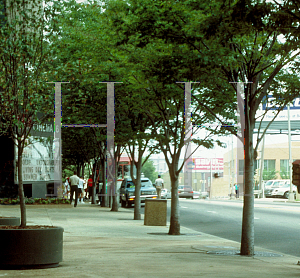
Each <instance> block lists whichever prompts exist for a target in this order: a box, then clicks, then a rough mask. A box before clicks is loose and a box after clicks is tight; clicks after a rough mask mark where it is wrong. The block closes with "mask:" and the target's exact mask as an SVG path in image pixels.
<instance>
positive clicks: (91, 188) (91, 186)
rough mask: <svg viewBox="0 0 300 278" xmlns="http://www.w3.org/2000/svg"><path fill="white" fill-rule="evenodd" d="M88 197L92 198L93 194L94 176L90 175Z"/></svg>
mask: <svg viewBox="0 0 300 278" xmlns="http://www.w3.org/2000/svg"><path fill="white" fill-rule="evenodd" d="M88 193H89V196H88V198H89V199H91V196H92V194H93V176H92V175H90V178H89V179H88Z"/></svg>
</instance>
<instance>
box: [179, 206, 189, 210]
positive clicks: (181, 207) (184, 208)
mask: <svg viewBox="0 0 300 278" xmlns="http://www.w3.org/2000/svg"><path fill="white" fill-rule="evenodd" d="M180 207H181V208H183V209H187V208H188V207H182V206H180Z"/></svg>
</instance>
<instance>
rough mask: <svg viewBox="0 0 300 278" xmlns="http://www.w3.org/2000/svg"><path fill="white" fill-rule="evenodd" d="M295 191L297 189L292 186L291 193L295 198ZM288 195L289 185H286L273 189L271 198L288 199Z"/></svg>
mask: <svg viewBox="0 0 300 278" xmlns="http://www.w3.org/2000/svg"><path fill="white" fill-rule="evenodd" d="M296 191H297V187H296V186H295V185H293V192H294V195H295V197H296ZM289 194H290V184H289V183H286V184H285V185H283V186H281V187H277V188H274V189H273V190H272V192H271V197H284V198H286V199H288V198H289Z"/></svg>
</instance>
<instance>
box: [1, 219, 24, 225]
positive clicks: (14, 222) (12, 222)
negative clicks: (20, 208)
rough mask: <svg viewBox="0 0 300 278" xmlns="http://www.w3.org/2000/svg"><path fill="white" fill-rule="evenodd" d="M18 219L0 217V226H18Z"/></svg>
mask: <svg viewBox="0 0 300 278" xmlns="http://www.w3.org/2000/svg"><path fill="white" fill-rule="evenodd" d="M20 223H21V222H20V217H3V218H1V217H0V226H19V225H20Z"/></svg>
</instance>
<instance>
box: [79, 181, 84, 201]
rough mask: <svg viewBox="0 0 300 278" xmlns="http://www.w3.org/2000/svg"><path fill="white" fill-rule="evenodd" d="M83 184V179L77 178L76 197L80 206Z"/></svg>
mask: <svg viewBox="0 0 300 278" xmlns="http://www.w3.org/2000/svg"><path fill="white" fill-rule="evenodd" d="M83 183H84V180H83V177H82V176H81V177H80V178H79V184H78V197H79V200H78V201H79V203H81V204H84V201H83Z"/></svg>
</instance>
